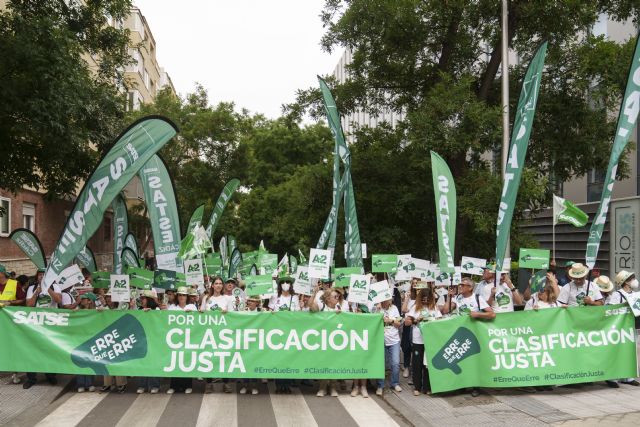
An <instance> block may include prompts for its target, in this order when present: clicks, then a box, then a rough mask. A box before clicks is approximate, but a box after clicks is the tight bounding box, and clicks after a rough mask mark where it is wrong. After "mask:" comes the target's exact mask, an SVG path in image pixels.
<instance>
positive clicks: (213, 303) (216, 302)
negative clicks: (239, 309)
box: [206, 295, 236, 311]
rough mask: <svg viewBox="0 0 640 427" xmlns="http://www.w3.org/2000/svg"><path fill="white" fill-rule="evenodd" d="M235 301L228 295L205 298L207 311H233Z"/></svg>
mask: <svg viewBox="0 0 640 427" xmlns="http://www.w3.org/2000/svg"><path fill="white" fill-rule="evenodd" d="M235 305H236V304H235V300H234V298H233V297H231V296H228V295H218V296H217V297H213V296H211V297H209V298H207V305H206V308H207V310H227V311H235Z"/></svg>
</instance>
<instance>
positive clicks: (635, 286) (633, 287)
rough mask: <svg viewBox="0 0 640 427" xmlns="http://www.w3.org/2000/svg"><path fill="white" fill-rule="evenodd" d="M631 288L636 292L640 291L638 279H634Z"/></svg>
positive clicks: (630, 283) (630, 284)
mask: <svg viewBox="0 0 640 427" xmlns="http://www.w3.org/2000/svg"><path fill="white" fill-rule="evenodd" d="M629 286H631V289H633V290H636V289H638V286H639V284H638V279H633V280H632V281H630V282H629Z"/></svg>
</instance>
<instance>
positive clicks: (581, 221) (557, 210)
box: [553, 194, 589, 227]
mask: <svg viewBox="0 0 640 427" xmlns="http://www.w3.org/2000/svg"><path fill="white" fill-rule="evenodd" d="M561 221H562V222H568V223H569V224H571V225H573V226H574V227H584V226H585V225H587V222H588V221H589V215H587V214H586V213H584V212H583V211H582V209H580V208H579V207H577V206H576V205H574V204H573V203H571V202H570V201H568V200H566V199H563V198H562V197H558V196H556V195H555V194H554V195H553V225H556V224H557V223H558V222H561Z"/></svg>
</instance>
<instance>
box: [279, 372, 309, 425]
mask: <svg viewBox="0 0 640 427" xmlns="http://www.w3.org/2000/svg"><path fill="white" fill-rule="evenodd" d="M275 389H276V386H275V384H274V383H272V382H270V383H269V397H270V398H271V406H272V408H273V413H274V414H275V416H276V421H277V423H278V425H279V426H305V427H307V426H308V427H317V426H318V423H317V422H316V420H315V418H314V416H313V414H312V413H311V409H309V406H308V405H307V402H306V400H305V399H304V396H302V393H300V390H299V389H297V388H293V389H292V393H291V394H276V391H275Z"/></svg>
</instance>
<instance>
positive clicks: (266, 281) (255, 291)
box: [245, 273, 273, 297]
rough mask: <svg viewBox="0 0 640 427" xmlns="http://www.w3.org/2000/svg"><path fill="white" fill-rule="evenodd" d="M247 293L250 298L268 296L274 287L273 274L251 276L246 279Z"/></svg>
mask: <svg viewBox="0 0 640 427" xmlns="http://www.w3.org/2000/svg"><path fill="white" fill-rule="evenodd" d="M246 284H247V285H246V287H245V292H246V293H247V295H248V296H250V297H251V296H256V295H262V294H266V293H267V292H269V291H270V290H271V287H272V286H273V278H272V277H271V274H270V273H269V274H262V275H257V276H249V277H247V279H246Z"/></svg>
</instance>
